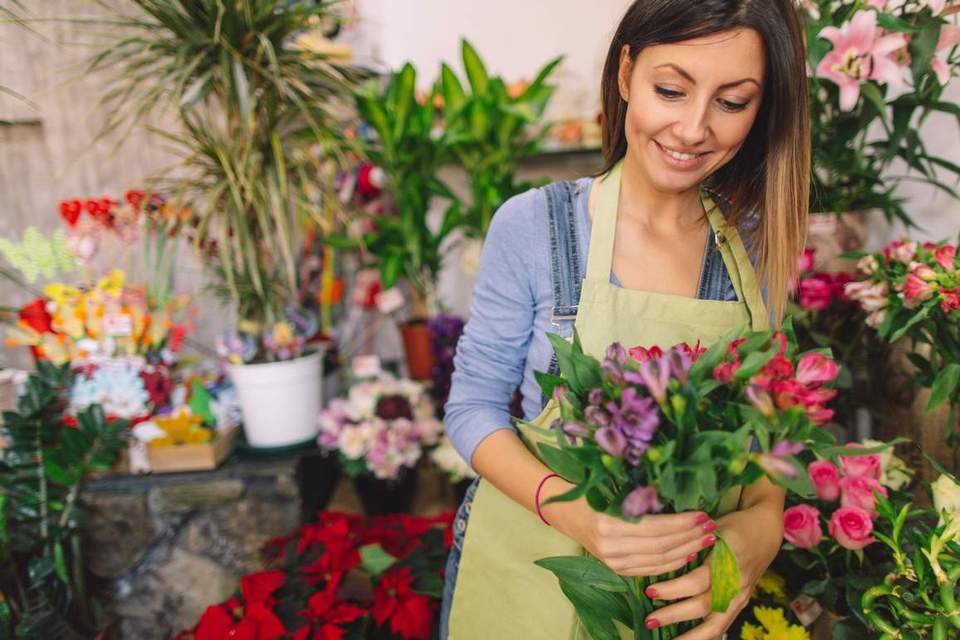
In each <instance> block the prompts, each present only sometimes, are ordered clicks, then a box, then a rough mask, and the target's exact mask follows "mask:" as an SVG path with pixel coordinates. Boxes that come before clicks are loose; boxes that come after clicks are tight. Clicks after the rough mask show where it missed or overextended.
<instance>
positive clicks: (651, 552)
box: [541, 478, 717, 576]
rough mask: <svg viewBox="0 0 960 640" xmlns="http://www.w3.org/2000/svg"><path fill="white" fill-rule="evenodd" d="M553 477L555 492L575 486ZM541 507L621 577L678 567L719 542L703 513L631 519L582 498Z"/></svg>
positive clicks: (557, 526)
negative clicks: (607, 512)
mask: <svg viewBox="0 0 960 640" xmlns="http://www.w3.org/2000/svg"><path fill="white" fill-rule="evenodd" d="M550 482H551V483H552V484H551V485H548V487H546V488H549V494H547V495H550V496H552V495H559V494H561V493H564V492H565V491H568V490H569V489H570V488H572V485H570V484H569V483H567V482H565V481H563V480H561V479H559V478H558V479H556V480H551V481H550ZM541 511H542V513H543V514H544V517H546V519H547V520H548V521H549V522H550V524H551V525H553V527H554V528H555V529H557V530H558V531H560V532H561V533H563V534H564V535H566V536H567V537H569V538H572V539H573V540H576V541H577V542H579V543H580V544H581V545H582V546H583V547H584V548H585V549H586V550H587V551H588V552H590V554H591V555H592V556H594V557H595V558H597V559H598V560H600V561H601V562H603V563H604V564H605V565H607V566H608V567H610V569H612V570H613V571H615V572H616V573H618V574H619V575H621V576H658V575H661V574H664V573H669V572H670V571H676V570H677V569H680V568H682V567H683V566H684V565H686V564H689V563H690V562H692V561H693V560H694V559H695V558H696V557H697V554H698V553H699V552H700V551H702V550H703V549H706V548H708V547H710V546H712V545H713V543H714V542H716V537H715V536H714V534H713V532H714V530H716V528H717V524H716V523H715V522H713V521H712V520H710V518H709V517H708V516H707V515H706V514H705V513H703V512H696V511H693V512H687V513H676V514H669V515H647V516H644V517H643V518H642V519H641V520H640V521H639V522H637V523H629V522H624V521H623V520H620V519H618V518H614V517H612V516H608V515H605V514H602V513H597V512H596V511H594V510H593V509H591V508H590V506H589V505H588V504H587V503H586V501H585V500H583V499H582V498H581V499H579V500H575V501H573V502H566V503H551V504H548V505H543V506H542V507H541Z"/></svg>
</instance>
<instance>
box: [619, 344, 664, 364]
mask: <svg viewBox="0 0 960 640" xmlns="http://www.w3.org/2000/svg"><path fill="white" fill-rule="evenodd" d="M627 354H628V355H629V356H630V357H631V358H633V359H634V360H636V361H637V362H646V361H647V360H654V359H657V358H662V357H663V351H662V350H661V349H660V347H657V346H653V347H650V348H649V349H646V348H644V347H633V348H632V349H630V350H629V351H627Z"/></svg>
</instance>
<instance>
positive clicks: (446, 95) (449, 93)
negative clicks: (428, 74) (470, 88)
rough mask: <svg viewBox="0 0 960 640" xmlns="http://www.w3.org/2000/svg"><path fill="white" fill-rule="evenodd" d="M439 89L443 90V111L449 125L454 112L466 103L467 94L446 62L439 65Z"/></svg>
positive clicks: (457, 111)
mask: <svg viewBox="0 0 960 640" xmlns="http://www.w3.org/2000/svg"><path fill="white" fill-rule="evenodd" d="M440 90H441V91H442V92H443V111H444V115H445V117H446V119H447V124H448V126H449V125H450V124H451V122H450V121H451V120H453V116H454V114H456V113H459V112H460V110H461V109H463V105H464V104H466V102H467V94H466V93H465V92H464V90H463V85H461V84H460V79H459V78H457V75H456V74H455V73H454V72H453V69H451V68H450V67H449V66H448V65H447V63H446V62H444V63H443V64H442V65H441V66H440Z"/></svg>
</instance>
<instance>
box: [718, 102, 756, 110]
mask: <svg viewBox="0 0 960 640" xmlns="http://www.w3.org/2000/svg"><path fill="white" fill-rule="evenodd" d="M719 102H720V106H721V107H723V108H724V109H726V110H727V111H743V110H744V109H746V108H747V105H748V104H749V103H747V102H733V101H731V100H722V99H721V100H719Z"/></svg>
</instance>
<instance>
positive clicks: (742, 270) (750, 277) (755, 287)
mask: <svg viewBox="0 0 960 640" xmlns="http://www.w3.org/2000/svg"><path fill="white" fill-rule="evenodd" d="M701 197H702V200H703V208H704V210H705V211H706V212H707V217H708V218H709V220H710V226H711V227H713V233H714V241H715V243H716V246H717V249H719V251H720V255H721V256H723V262H724V264H725V265H726V266H727V272H728V273H729V274H730V280H731V281H732V282H733V288H734V290H735V291H736V292H737V299H739V300H740V301H741V302H744V303H745V304H746V305H747V310H748V311H749V312H750V328H751V329H752V330H753V331H765V330H766V329H767V328H768V327H769V319H768V317H767V308H766V305H765V304H764V303H763V294H762V293H761V291H760V284H759V280H758V279H757V272H756V270H755V269H754V268H753V262H751V260H750V256H749V255H748V254H747V248H746V246H744V244H743V238H742V237H741V236H740V232H739V231H737V229H736V227H734V226H733V225H732V224H730V223H729V222H727V219H726V217H725V216H724V215H723V212H722V211H721V210H720V207H719V206H718V205H717V204H716V203H715V202H714V201H713V199H712V198H710V196H708V195H707V194H706V193H705V192H704V193H703V195H702V196H701Z"/></svg>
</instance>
